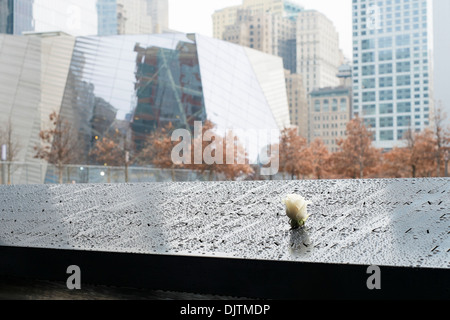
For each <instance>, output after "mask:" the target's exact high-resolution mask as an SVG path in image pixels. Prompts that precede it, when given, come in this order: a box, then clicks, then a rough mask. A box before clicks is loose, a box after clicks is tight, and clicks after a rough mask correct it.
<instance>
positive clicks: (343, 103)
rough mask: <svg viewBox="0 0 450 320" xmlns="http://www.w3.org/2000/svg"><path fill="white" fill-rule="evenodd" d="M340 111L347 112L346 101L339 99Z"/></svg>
mask: <svg viewBox="0 0 450 320" xmlns="http://www.w3.org/2000/svg"><path fill="white" fill-rule="evenodd" d="M340 109H341V111H347V99H345V98H341V103H340Z"/></svg>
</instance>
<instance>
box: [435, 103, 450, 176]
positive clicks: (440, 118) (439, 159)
mask: <svg viewBox="0 0 450 320" xmlns="http://www.w3.org/2000/svg"><path fill="white" fill-rule="evenodd" d="M446 118H447V114H446V113H445V112H444V111H443V108H442V102H440V103H439V107H438V108H437V109H436V112H435V114H434V128H433V129H434V130H433V131H434V140H435V143H436V152H435V153H436V155H435V156H436V174H437V176H438V177H440V176H441V166H442V164H443V162H444V155H445V151H447V150H448V149H449V143H450V130H449V128H448V127H447V128H445V120H446Z"/></svg>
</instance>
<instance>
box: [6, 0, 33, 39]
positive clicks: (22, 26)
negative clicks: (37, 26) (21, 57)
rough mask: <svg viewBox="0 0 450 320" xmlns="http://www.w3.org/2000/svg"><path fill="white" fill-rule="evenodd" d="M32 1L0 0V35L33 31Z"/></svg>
mask: <svg viewBox="0 0 450 320" xmlns="http://www.w3.org/2000/svg"><path fill="white" fill-rule="evenodd" d="M33 2H34V0H0V33H6V34H22V32H26V31H33V30H34V27H33Z"/></svg>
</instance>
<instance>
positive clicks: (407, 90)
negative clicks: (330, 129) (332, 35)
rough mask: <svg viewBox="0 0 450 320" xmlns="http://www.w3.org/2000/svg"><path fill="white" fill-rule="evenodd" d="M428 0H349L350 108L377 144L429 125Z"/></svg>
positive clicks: (387, 144) (396, 142)
mask: <svg viewBox="0 0 450 320" xmlns="http://www.w3.org/2000/svg"><path fill="white" fill-rule="evenodd" d="M431 3H432V1H426V0H381V1H373V0H353V3H352V5H353V66H354V67H353V68H354V69H353V86H354V87H353V108H354V114H355V115H359V116H360V117H362V118H364V120H365V122H366V124H367V125H370V126H372V128H373V130H374V132H375V135H374V138H375V142H374V143H375V145H376V146H377V147H379V148H384V149H391V148H393V147H394V146H401V145H402V143H403V142H404V140H403V137H404V133H405V132H406V131H407V130H409V129H412V130H416V131H422V130H424V129H425V128H426V127H428V126H429V125H431V118H432V116H431V114H432V109H433V99H432V96H431V94H432V91H433V90H432V85H433V81H432V78H433V77H432V70H431V58H432V57H431V55H430V50H431V49H432V28H431V27H432V23H431V19H430V15H431V13H432V10H431V9H430V7H431Z"/></svg>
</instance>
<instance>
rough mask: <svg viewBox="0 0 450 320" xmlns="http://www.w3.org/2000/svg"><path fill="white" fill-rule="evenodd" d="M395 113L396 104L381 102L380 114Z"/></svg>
mask: <svg viewBox="0 0 450 320" xmlns="http://www.w3.org/2000/svg"><path fill="white" fill-rule="evenodd" d="M390 113H394V106H393V105H392V103H381V104H380V114H390Z"/></svg>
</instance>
